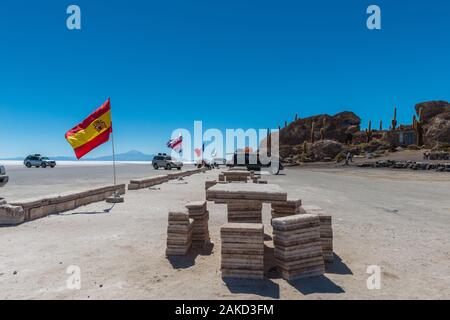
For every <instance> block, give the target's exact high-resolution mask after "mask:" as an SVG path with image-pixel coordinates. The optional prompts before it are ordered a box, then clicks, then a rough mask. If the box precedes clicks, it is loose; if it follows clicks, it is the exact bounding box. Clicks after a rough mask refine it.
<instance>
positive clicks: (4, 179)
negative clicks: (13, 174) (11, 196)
mask: <svg viewBox="0 0 450 320" xmlns="http://www.w3.org/2000/svg"><path fill="white" fill-rule="evenodd" d="M8 180H9V178H8V176H7V175H6V170H5V167H4V166H2V165H0V187H3V186H4V185H5V184H6V183H8Z"/></svg>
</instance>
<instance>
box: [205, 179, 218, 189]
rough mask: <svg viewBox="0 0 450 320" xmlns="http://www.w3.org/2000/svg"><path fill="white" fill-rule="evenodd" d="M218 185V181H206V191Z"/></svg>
mask: <svg viewBox="0 0 450 320" xmlns="http://www.w3.org/2000/svg"><path fill="white" fill-rule="evenodd" d="M216 184H217V181H216V180H206V181H205V190H208V189H209V188H211V187H212V186H215V185H216Z"/></svg>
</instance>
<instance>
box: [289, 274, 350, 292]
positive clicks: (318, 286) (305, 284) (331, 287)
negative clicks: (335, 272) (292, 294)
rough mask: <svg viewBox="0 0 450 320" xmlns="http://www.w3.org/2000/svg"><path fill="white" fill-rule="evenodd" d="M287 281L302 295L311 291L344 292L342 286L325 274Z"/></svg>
mask: <svg viewBox="0 0 450 320" xmlns="http://www.w3.org/2000/svg"><path fill="white" fill-rule="evenodd" d="M288 283H289V284H290V285H291V286H292V287H294V288H295V289H297V290H298V291H300V292H301V293H303V294H304V295H308V294H312V293H344V292H345V291H344V289H342V287H340V286H338V285H337V284H335V283H334V282H333V281H331V280H330V279H328V278H327V277H326V276H324V275H322V276H317V277H311V278H304V279H298V280H293V281H288Z"/></svg>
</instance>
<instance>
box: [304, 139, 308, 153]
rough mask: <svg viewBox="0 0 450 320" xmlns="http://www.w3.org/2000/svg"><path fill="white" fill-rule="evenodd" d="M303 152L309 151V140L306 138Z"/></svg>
mask: <svg viewBox="0 0 450 320" xmlns="http://www.w3.org/2000/svg"><path fill="white" fill-rule="evenodd" d="M303 153H304V154H307V153H308V142H307V141H306V140H305V141H303Z"/></svg>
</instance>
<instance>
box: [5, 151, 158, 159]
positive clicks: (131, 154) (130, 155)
mask: <svg viewBox="0 0 450 320" xmlns="http://www.w3.org/2000/svg"><path fill="white" fill-rule="evenodd" d="M24 158H25V157H14V158H4V159H1V160H19V161H21V160H23V159H24ZM49 158H51V159H53V160H55V161H76V160H77V159H76V158H75V157H67V156H55V157H49ZM152 159H153V155H152V154H145V153H142V152H140V151H137V150H131V151H128V152H125V153H118V154H116V160H117V161H152ZM81 161H112V155H109V156H102V157H95V158H83V159H82V160H81Z"/></svg>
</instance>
